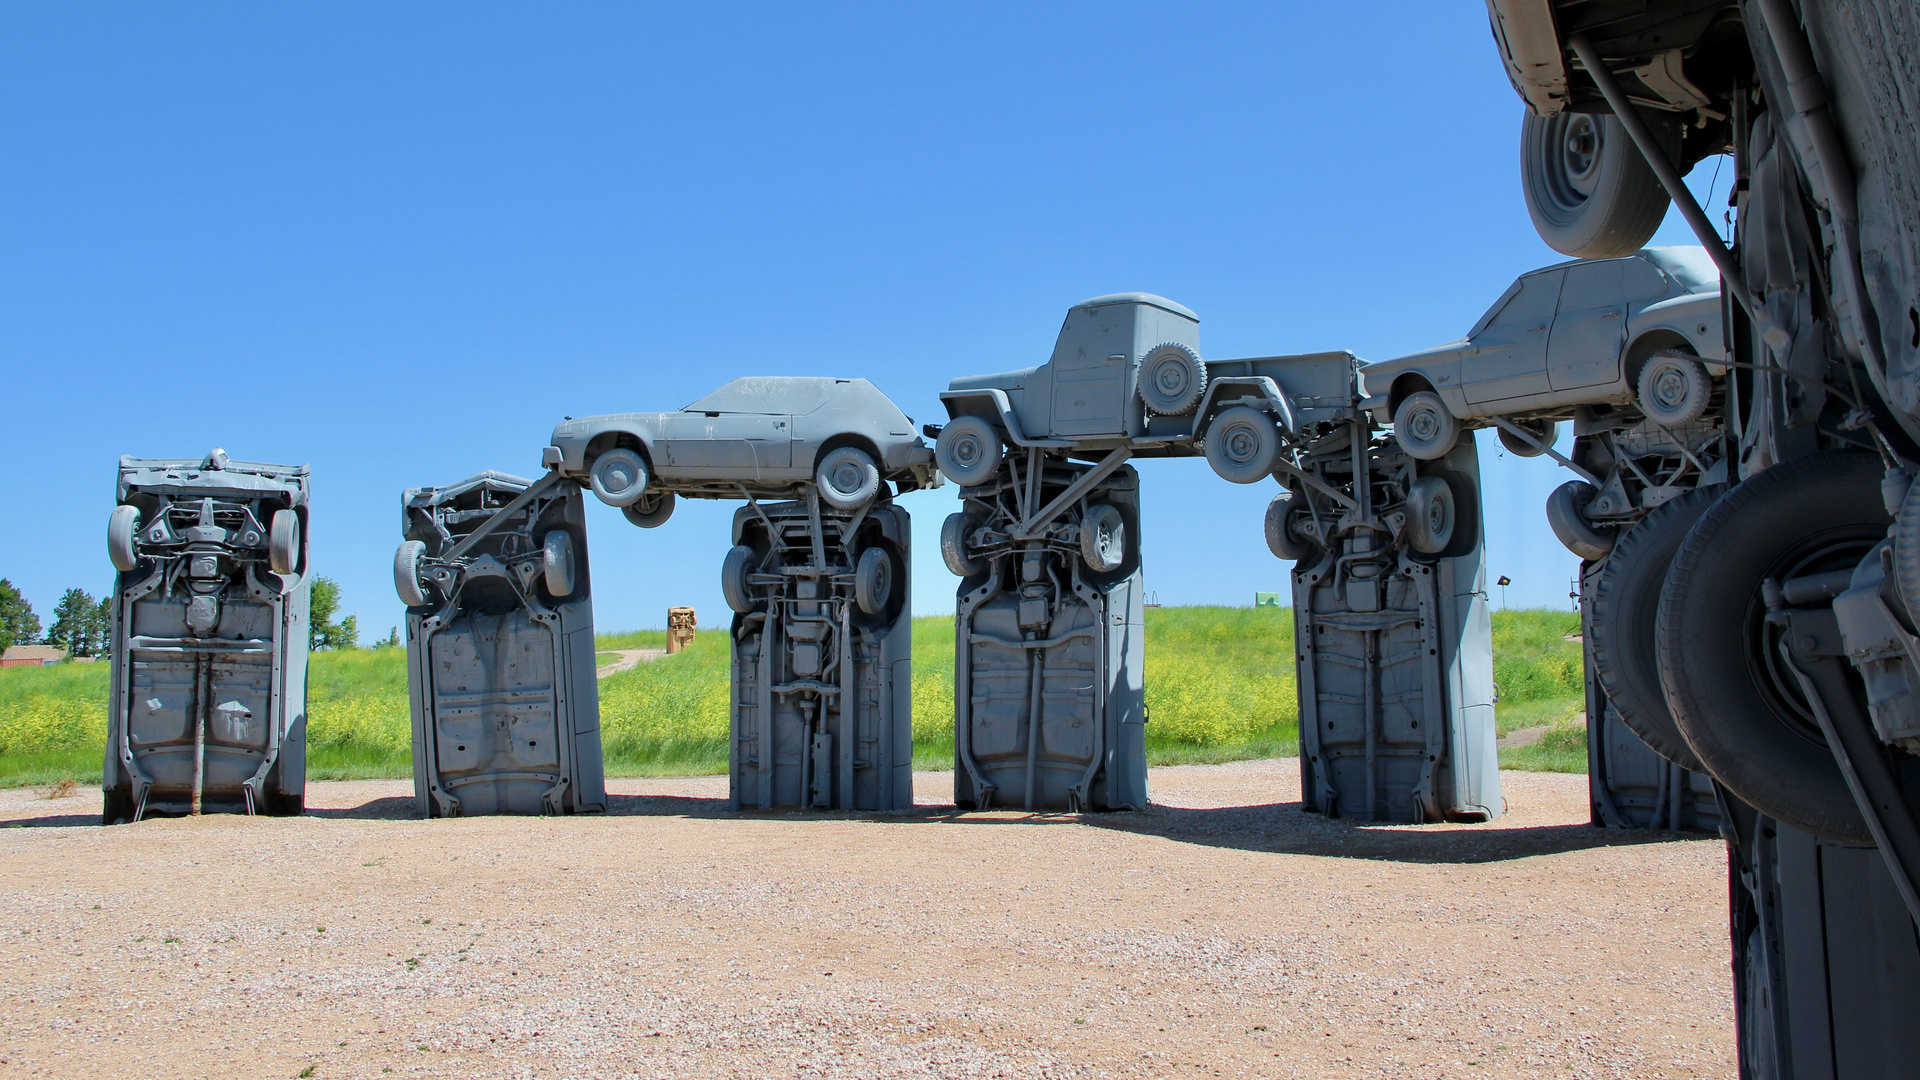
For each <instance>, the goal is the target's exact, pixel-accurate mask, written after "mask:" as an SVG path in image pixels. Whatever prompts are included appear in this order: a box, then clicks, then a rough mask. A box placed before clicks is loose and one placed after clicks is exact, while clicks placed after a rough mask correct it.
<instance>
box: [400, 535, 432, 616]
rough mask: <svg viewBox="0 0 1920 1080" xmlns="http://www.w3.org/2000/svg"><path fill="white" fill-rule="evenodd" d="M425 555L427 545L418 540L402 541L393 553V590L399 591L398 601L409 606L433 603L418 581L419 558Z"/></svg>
mask: <svg viewBox="0 0 1920 1080" xmlns="http://www.w3.org/2000/svg"><path fill="white" fill-rule="evenodd" d="M426 555H427V545H425V544H423V543H421V542H420V541H418V540H404V541H402V542H401V544H400V548H399V550H398V551H395V552H394V553H393V591H394V592H396V593H399V594H400V602H401V603H403V604H405V605H407V606H408V607H410V608H413V607H426V606H427V605H428V604H431V603H433V597H431V596H429V595H428V594H427V590H426V586H424V585H422V584H421V583H420V560H421V559H424V558H426Z"/></svg>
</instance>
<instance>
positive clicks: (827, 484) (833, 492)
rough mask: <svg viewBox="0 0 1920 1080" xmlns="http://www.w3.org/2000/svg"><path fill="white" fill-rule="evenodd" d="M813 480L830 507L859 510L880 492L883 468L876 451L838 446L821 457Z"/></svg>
mask: <svg viewBox="0 0 1920 1080" xmlns="http://www.w3.org/2000/svg"><path fill="white" fill-rule="evenodd" d="M813 482H814V484H815V485H817V486H818V487H819V488H820V497H821V498H822V499H825V500H826V503H827V505H828V506H831V507H833V508H835V509H837V510H858V509H860V508H861V507H863V506H865V505H867V504H868V503H870V502H872V501H873V497H874V496H875V495H878V494H879V493H880V468H879V466H877V465H875V464H874V463H873V455H872V454H869V453H867V452H866V451H865V450H862V449H860V448H859V447H857V446H842V447H837V448H835V449H833V450H829V451H827V452H826V455H825V456H823V457H822V458H821V459H820V466H819V468H816V469H815V470H814V471H813Z"/></svg>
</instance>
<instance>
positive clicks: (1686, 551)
mask: <svg viewBox="0 0 1920 1080" xmlns="http://www.w3.org/2000/svg"><path fill="white" fill-rule="evenodd" d="M1883 474H1884V470H1883V468H1882V467H1881V464H1880V459H1879V458H1878V457H1877V456H1875V455H1872V454H1863V453H1858V452H1855V451H1828V452H1826V453H1820V454H1813V455H1810V456H1808V457H1803V458H1795V459H1793V460H1792V461H1787V462H1783V463H1781V464H1779V465H1775V466H1773V467H1772V468H1770V469H1766V470H1764V471H1762V472H1760V473H1758V474H1756V475H1755V476H1753V477H1752V478H1751V479H1748V480H1747V481H1745V482H1744V483H1741V484H1739V485H1737V486H1735V487H1734V488H1732V489H1731V490H1729V491H1728V492H1727V493H1726V494H1725V495H1724V496H1722V497H1721V498H1720V500H1719V501H1718V502H1716V503H1714V504H1713V505H1712V506H1711V507H1710V508H1708V510H1707V512H1706V513H1705V514H1703V515H1702V516H1701V518H1700V521H1699V523H1698V524H1696V525H1694V527H1693V530H1692V531H1691V532H1689V533H1688V534H1687V538H1686V541H1685V542H1684V543H1683V544H1681V545H1680V549H1679V551H1678V552H1677V553H1676V554H1675V555H1674V557H1673V565H1672V567H1670V568H1669V569H1668V570H1667V578H1666V583H1665V595H1664V596H1662V597H1661V600H1660V612H1659V617H1658V628H1657V633H1656V638H1657V642H1656V647H1657V649H1658V657H1659V664H1660V685H1661V688H1662V689H1663V690H1664V691H1665V692H1666V698H1667V703H1668V705H1669V706H1670V707H1671V708H1672V709H1673V718H1674V720H1675V722H1676V723H1677V724H1678V725H1679V728H1680V733H1681V734H1682V735H1684V736H1685V737H1686V740H1687V745H1688V746H1690V747H1692V748H1693V752H1694V753H1695V754H1696V755H1697V756H1698V757H1699V759H1700V761H1701V763H1702V764H1703V765H1705V766H1706V768H1707V771H1709V772H1711V773H1712V774H1713V775H1714V777H1715V779H1717V780H1719V781H1720V782H1721V783H1722V784H1725V785H1726V786H1727V789H1728V790H1729V791H1731V792H1733V794H1734V795H1736V796H1738V797H1739V798H1740V799H1742V800H1743V801H1745V802H1746V803H1748V804H1749V805H1751V806H1753V807H1754V808H1756V809H1758V810H1759V811H1760V812H1761V813H1764V814H1766V815H1767V816H1769V817H1772V818H1776V819H1778V820H1780V821H1784V822H1786V823H1787V824H1789V825H1792V826H1794V827H1795V828H1798V829H1802V830H1804V831H1806V832H1810V833H1813V834H1815V835H1816V836H1823V837H1826V838H1828V839H1831V840H1839V841H1844V842H1847V843H1869V842H1871V837H1870V836H1869V834H1868V832H1867V828H1866V823H1865V821H1864V819H1863V818H1862V817H1861V815H1860V811H1859V808H1858V807H1857V806H1855V805H1854V801H1853V795H1852V793H1851V792H1850V791H1849V790H1848V788H1847V784H1846V781H1845V780H1844V779H1843V778H1842V776H1841V774H1840V767H1839V765H1838V764H1836V763H1835V762H1834V760H1833V754H1832V752H1831V751H1830V750H1829V749H1828V748H1827V741H1826V739H1825V737H1824V736H1822V734H1821V732H1820V728H1819V724H1818V722H1817V721H1816V720H1815V719H1814V717H1813V714H1812V712H1811V711H1810V710H1809V708H1808V706H1807V703H1806V700H1805V698H1804V696H1803V693H1802V691H1801V689H1800V686H1799V682H1798V680H1797V679H1796V678H1795V677H1794V674H1793V673H1792V672H1791V671H1788V670H1786V669H1785V667H1784V664H1783V661H1782V659H1781V656H1780V649H1779V645H1780V634H1781V633H1782V632H1783V631H1782V630H1781V628H1779V627H1777V626H1774V625H1771V624H1769V623H1768V622H1767V618H1766V617H1767V606H1766V602H1765V600H1764V599H1763V597H1762V595H1761V584H1762V583H1763V582H1764V581H1766V580H1767V579H1769V578H1772V579H1775V580H1778V581H1787V580H1790V579H1792V578H1797V577H1804V576H1807V575H1810V574H1819V573H1827V572H1832V571H1836V570H1846V569H1851V568H1852V567H1854V566H1856V565H1858V564H1859V562H1860V559H1861V557H1862V556H1864V555H1865V554H1866V553H1867V552H1868V551H1869V550H1871V549H1872V547H1873V546H1874V544H1876V543H1878V542H1879V541H1880V540H1881V539H1883V538H1884V537H1885V536H1886V534H1887V524H1888V518H1887V510H1886V506H1885V505H1884V503H1883V502H1882V500H1881V495H1880V482H1881V479H1882V477H1883Z"/></svg>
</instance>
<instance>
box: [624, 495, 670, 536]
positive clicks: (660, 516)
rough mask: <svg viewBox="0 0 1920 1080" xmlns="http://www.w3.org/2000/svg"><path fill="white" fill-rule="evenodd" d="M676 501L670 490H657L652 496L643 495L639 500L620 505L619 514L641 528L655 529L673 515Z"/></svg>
mask: <svg viewBox="0 0 1920 1080" xmlns="http://www.w3.org/2000/svg"><path fill="white" fill-rule="evenodd" d="M677 502H679V500H678V499H676V498H675V497H674V494H673V492H671V491H662V492H658V493H656V494H655V495H654V496H653V497H652V498H648V497H646V496H644V495H643V496H641V497H640V501H638V502H635V503H632V504H630V505H627V506H623V507H621V508H620V515H621V516H622V517H624V518H626V519H627V520H628V521H629V522H631V523H633V524H635V525H638V526H640V527H641V528H643V529H657V528H659V527H660V526H662V525H664V524H666V523H667V519H668V518H670V517H672V516H673V507H674V504H675V503H677Z"/></svg>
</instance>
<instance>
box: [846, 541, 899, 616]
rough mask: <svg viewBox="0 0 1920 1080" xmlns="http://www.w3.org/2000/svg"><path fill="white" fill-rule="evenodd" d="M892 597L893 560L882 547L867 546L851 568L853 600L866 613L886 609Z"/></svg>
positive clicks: (877, 612)
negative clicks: (857, 561)
mask: <svg viewBox="0 0 1920 1080" xmlns="http://www.w3.org/2000/svg"><path fill="white" fill-rule="evenodd" d="M891 599H893V560H892V559H891V558H888V556H887V553H886V550H885V549H883V548H877V547H875V548H868V549H867V550H866V551H864V552H862V553H861V554H860V562H859V564H858V565H856V566H855V567H854V568H853V602H854V603H855V604H858V605H859V606H860V610H861V611H864V612H866V613H867V614H868V615H878V614H880V613H881V612H883V611H885V610H887V601H889V600H891Z"/></svg>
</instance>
